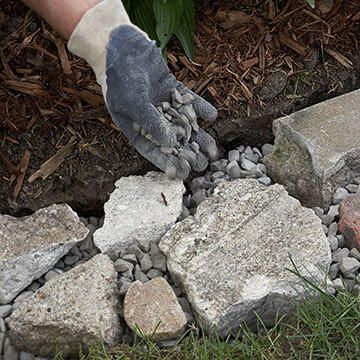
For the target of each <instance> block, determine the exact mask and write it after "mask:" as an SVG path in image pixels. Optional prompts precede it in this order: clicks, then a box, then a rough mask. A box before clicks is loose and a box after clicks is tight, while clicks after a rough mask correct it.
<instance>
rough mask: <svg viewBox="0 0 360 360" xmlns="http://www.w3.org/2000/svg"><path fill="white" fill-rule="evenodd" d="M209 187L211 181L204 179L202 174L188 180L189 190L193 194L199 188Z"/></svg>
mask: <svg viewBox="0 0 360 360" xmlns="http://www.w3.org/2000/svg"><path fill="white" fill-rule="evenodd" d="M211 187H212V183H211V181H208V180H206V179H205V177H204V176H199V177H197V178H194V179H192V180H191V182H190V190H191V192H192V193H193V194H194V193H195V192H196V191H198V190H200V189H210V188H211Z"/></svg>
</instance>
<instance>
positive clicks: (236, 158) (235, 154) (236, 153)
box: [228, 150, 240, 162]
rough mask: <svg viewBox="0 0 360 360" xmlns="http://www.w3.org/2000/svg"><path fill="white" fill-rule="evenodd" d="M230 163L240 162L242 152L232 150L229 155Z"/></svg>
mask: <svg viewBox="0 0 360 360" xmlns="http://www.w3.org/2000/svg"><path fill="white" fill-rule="evenodd" d="M228 159H229V162H232V161H239V160H240V151H239V150H231V151H229V153H228Z"/></svg>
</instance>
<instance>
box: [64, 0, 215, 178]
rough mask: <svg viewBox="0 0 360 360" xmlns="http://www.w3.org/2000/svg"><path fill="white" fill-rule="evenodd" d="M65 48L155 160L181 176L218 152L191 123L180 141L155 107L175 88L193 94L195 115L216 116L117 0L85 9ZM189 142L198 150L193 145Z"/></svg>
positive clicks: (138, 144)
mask: <svg viewBox="0 0 360 360" xmlns="http://www.w3.org/2000/svg"><path fill="white" fill-rule="evenodd" d="M68 48H69V50H70V51H71V52H72V53H74V54H76V55H78V56H80V57H82V58H84V59H85V60H87V62H88V63H89V64H90V65H91V67H92V68H93V70H94V72H95V75H96V78H97V81H98V83H99V84H100V85H101V87H102V90H103V94H104V98H105V101H106V104H107V107H108V110H109V112H110V114H111V117H112V119H113V121H114V122H115V123H116V124H117V125H118V126H119V127H120V129H121V130H122V131H123V133H124V134H125V136H126V137H127V138H128V139H129V141H130V142H131V143H132V144H133V145H134V146H135V148H136V149H137V150H138V152H139V153H140V154H141V155H142V156H144V157H145V158H147V159H148V160H149V161H151V162H152V163H153V164H154V165H155V166H157V167H158V168H160V169H161V170H163V171H164V172H166V173H167V174H169V175H170V176H172V177H179V178H181V179H185V178H186V177H187V176H188V175H189V172H190V171H191V169H192V170H195V171H202V170H204V169H205V168H206V166H207V164H208V160H207V159H208V158H211V159H213V158H215V157H216V156H217V147H216V143H215V141H214V139H213V138H212V137H211V136H210V135H209V134H207V133H206V132H205V131H204V130H202V129H198V128H197V126H196V124H193V125H194V126H193V127H192V129H193V130H192V131H191V136H190V139H188V138H187V139H185V141H184V139H183V138H181V137H180V138H179V134H178V130H179V128H178V126H175V125H174V124H173V123H172V122H170V121H169V120H168V118H166V117H165V116H164V114H163V113H162V112H161V111H159V108H158V107H159V106H160V105H161V104H162V103H164V102H171V97H172V96H173V94H174V89H177V90H178V92H179V93H180V94H181V95H184V94H187V93H191V94H192V96H193V102H192V104H193V106H194V110H195V112H196V114H197V115H198V116H200V117H202V118H203V119H205V120H209V121H213V120H215V118H216V116H217V112H216V109H215V108H214V107H213V106H212V105H210V104H209V103H208V102H206V101H205V100H204V99H202V98H201V97H199V96H198V95H196V94H194V93H192V92H191V91H190V90H189V89H188V88H186V87H185V86H184V85H183V84H182V83H180V82H178V81H177V80H176V78H175V77H174V76H173V75H172V74H171V73H170V71H169V69H168V67H167V65H166V63H165V61H164V59H163V57H162V54H161V52H160V50H159V49H158V48H157V46H156V44H155V42H154V41H151V40H150V39H149V38H148V36H147V35H146V34H145V33H144V32H143V31H142V30H140V29H139V28H138V27H136V26H135V25H133V24H132V23H131V22H130V19H129V17H128V15H127V13H126V11H125V9H124V6H123V4H122V3H121V1H120V0H103V1H101V2H100V3H99V4H98V5H96V6H94V7H93V8H91V9H90V10H88V11H87V12H86V13H85V15H84V16H83V18H82V19H81V21H80V22H79V24H78V25H77V27H76V28H75V30H74V32H73V33H72V35H71V37H70V40H69V43H68ZM190 98H191V97H190ZM195 121H196V120H195ZM194 142H195V143H197V144H199V147H200V151H194V150H193V148H192V147H191V145H190V144H191V143H194ZM171 149H174V151H172V150H171ZM169 150H170V151H169Z"/></svg>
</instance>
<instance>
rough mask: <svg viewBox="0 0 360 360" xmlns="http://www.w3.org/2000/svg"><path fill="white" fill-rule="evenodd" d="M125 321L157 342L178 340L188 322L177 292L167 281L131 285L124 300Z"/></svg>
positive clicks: (160, 280)
mask: <svg viewBox="0 0 360 360" xmlns="http://www.w3.org/2000/svg"><path fill="white" fill-rule="evenodd" d="M124 318H125V321H126V323H127V324H128V326H129V327H130V328H131V329H132V330H133V331H136V328H137V327H138V328H139V329H140V330H141V333H142V334H143V335H145V336H149V337H151V338H152V339H153V340H155V341H161V340H169V339H174V338H178V337H179V336H181V335H182V333H183V332H184V329H185V326H186V323H187V320H186V316H185V314H184V312H183V310H182V309H181V306H180V304H179V302H178V300H177V298H176V295H175V293H174V291H173V289H172V288H171V286H170V285H169V284H168V282H167V281H166V280H165V279H163V278H156V279H153V280H150V281H149V282H147V283H146V284H142V283H141V282H139V281H136V282H134V283H133V284H132V285H131V287H130V288H129V290H128V292H127V293H126V296H125V299H124Z"/></svg>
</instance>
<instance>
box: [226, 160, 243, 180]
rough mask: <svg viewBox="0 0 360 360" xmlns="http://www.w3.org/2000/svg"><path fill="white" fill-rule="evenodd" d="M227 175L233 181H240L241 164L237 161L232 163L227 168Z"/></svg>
mask: <svg viewBox="0 0 360 360" xmlns="http://www.w3.org/2000/svg"><path fill="white" fill-rule="evenodd" d="M226 173H227V174H228V175H229V176H230V177H231V178H232V179H238V178H239V177H240V175H241V169H240V166H239V163H238V162H237V161H235V160H234V161H231V162H229V164H228V165H227V167H226Z"/></svg>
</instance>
